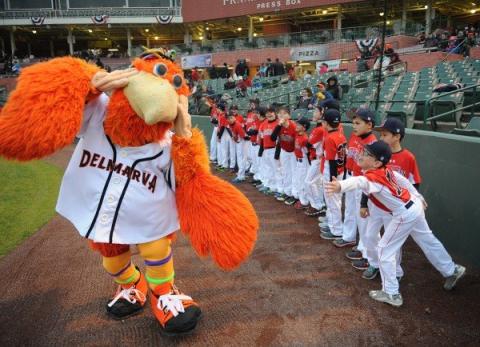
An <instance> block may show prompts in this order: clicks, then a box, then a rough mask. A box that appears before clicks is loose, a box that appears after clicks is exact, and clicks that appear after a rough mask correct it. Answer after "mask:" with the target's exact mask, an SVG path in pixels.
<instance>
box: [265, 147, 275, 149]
mask: <svg viewBox="0 0 480 347" xmlns="http://www.w3.org/2000/svg"><path fill="white" fill-rule="evenodd" d="M273 148H275V147H264V148H263V149H273Z"/></svg>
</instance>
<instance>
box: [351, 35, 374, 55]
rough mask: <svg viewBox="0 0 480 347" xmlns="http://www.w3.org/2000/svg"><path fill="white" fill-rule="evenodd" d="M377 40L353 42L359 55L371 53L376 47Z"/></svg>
mask: <svg viewBox="0 0 480 347" xmlns="http://www.w3.org/2000/svg"><path fill="white" fill-rule="evenodd" d="M377 42H378V38H374V39H368V40H355V44H356V45H357V48H358V50H359V51H360V53H372V52H373V49H374V48H375V46H376V45H377Z"/></svg>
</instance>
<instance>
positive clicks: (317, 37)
mask: <svg viewBox="0 0 480 347" xmlns="http://www.w3.org/2000/svg"><path fill="white" fill-rule="evenodd" d="M379 33H380V29H379V28H378V27H375V26H360V27H348V28H343V29H340V30H339V29H323V30H315V31H305V32H294V33H287V34H282V35H272V36H260V37H254V38H253V39H252V41H249V38H248V37H245V36H243V37H232V38H226V39H219V40H203V41H195V42H193V43H192V44H179V45H175V46H173V47H172V48H175V49H177V50H178V51H180V52H182V53H183V54H192V53H210V52H219V51H235V50H242V49H256V48H271V47H273V48H282V47H288V48H290V47H297V46H303V45H315V44H323V43H329V42H352V41H354V40H358V39H365V38H373V37H378V35H379ZM396 34H398V33H395V32H394V31H393V30H390V31H388V33H387V36H392V35H396ZM403 34H405V35H414V34H416V32H414V31H411V32H407V33H403ZM354 52H355V54H357V50H356V48H355V50H354ZM349 58H350V57H349Z"/></svg>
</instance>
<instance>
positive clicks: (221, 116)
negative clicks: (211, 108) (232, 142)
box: [217, 110, 228, 128]
mask: <svg viewBox="0 0 480 347" xmlns="http://www.w3.org/2000/svg"><path fill="white" fill-rule="evenodd" d="M217 118H218V126H219V127H224V128H227V127H228V121H227V117H226V115H225V112H222V111H220V110H218V111H217Z"/></svg>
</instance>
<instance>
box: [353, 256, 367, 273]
mask: <svg viewBox="0 0 480 347" xmlns="http://www.w3.org/2000/svg"><path fill="white" fill-rule="evenodd" d="M352 266H353V267H354V268H355V269H357V270H366V269H368V267H369V266H370V264H369V263H368V260H367V259H365V258H362V259H359V260H354V261H352Z"/></svg>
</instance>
